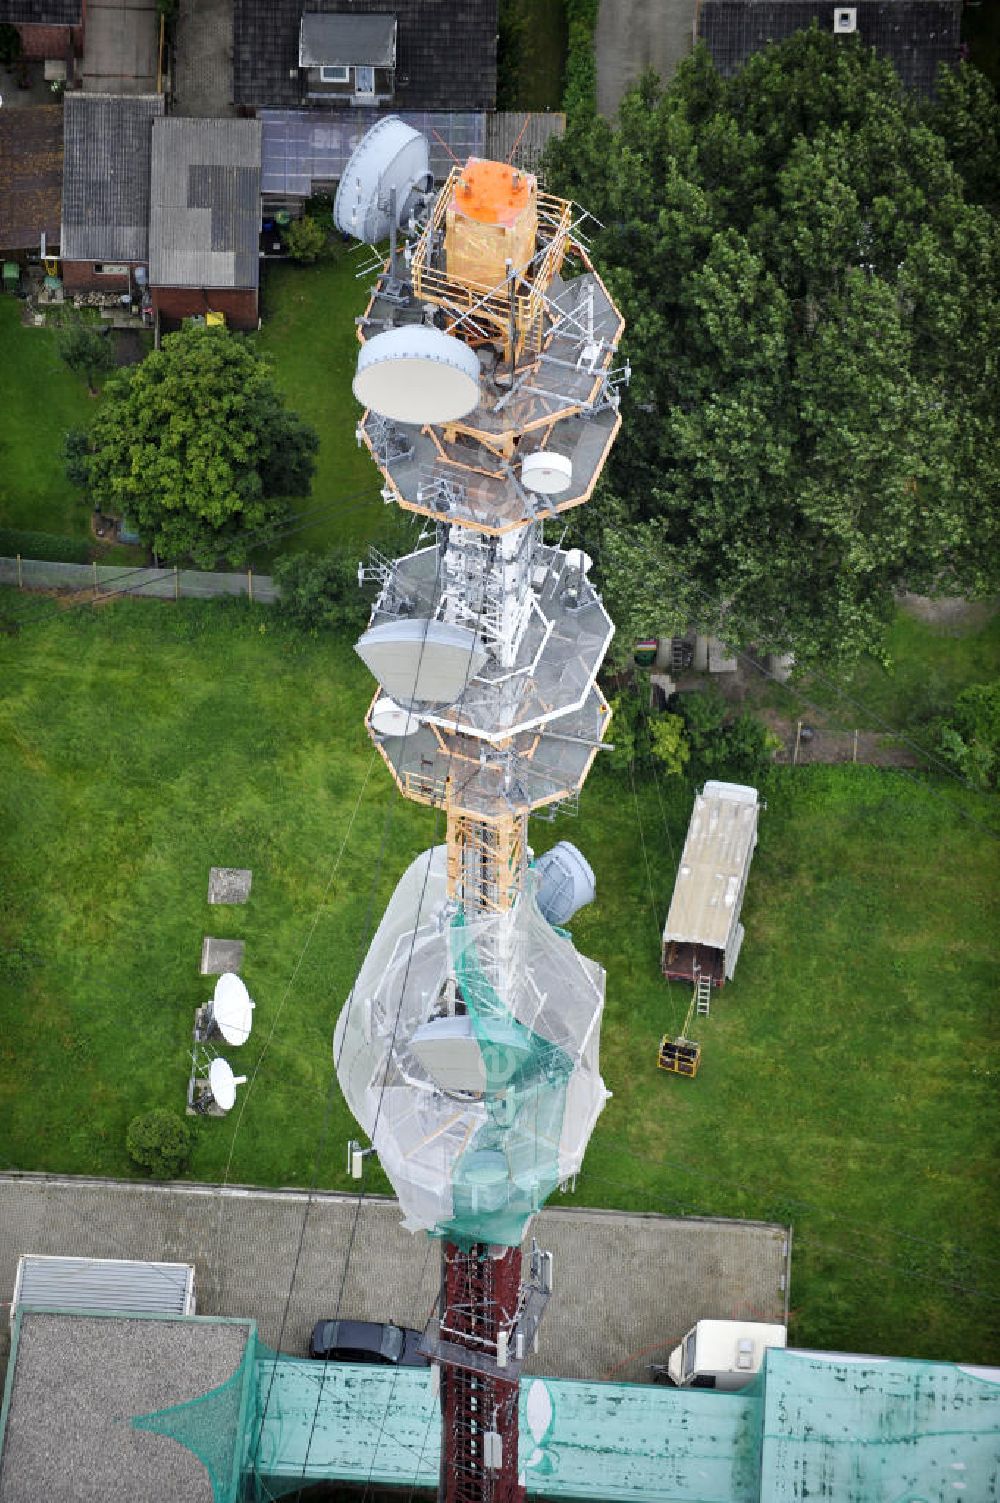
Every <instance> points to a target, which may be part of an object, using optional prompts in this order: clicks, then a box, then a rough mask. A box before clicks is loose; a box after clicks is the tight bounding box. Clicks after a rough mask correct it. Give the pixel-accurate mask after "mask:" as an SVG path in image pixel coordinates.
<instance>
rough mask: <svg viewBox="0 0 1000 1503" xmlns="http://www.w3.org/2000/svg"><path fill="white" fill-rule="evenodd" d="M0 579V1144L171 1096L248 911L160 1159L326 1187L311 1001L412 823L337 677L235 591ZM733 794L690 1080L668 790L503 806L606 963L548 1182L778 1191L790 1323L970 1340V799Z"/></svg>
mask: <svg viewBox="0 0 1000 1503" xmlns="http://www.w3.org/2000/svg"><path fill="white" fill-rule="evenodd" d="M7 603H8V606H9V610H10V611H11V612H14V611H29V612H31V613H32V614H34V615H35V623H34V624H31V623H30V621H29V622H27V623H26V624H25V625H24V628H23V630H22V631H21V633H20V635H19V636H18V637H16V638H11V637H9V636H4V637H0V683H2V684H3V691H2V699H0V791H2V803H0V809H2V819H3V850H2V855H0V891H2V892H3V894H4V896H3V907H2V909H0V948H2V950H3V952H4V955H5V957H6V958H5V960H4V962H3V965H4V971H3V978H2V990H0V1008H2V1020H3V1022H2V1030H0V1165H3V1166H4V1167H17V1168H22V1169H36V1170H53V1171H57V1170H61V1171H68V1172H73V1173H88V1174H102V1175H125V1174H128V1173H129V1172H130V1165H129V1161H128V1159H127V1157H126V1154H125V1150H124V1137H125V1128H126V1125H127V1123H128V1121H129V1119H130V1117H131V1116H132V1115H133V1114H134V1113H135V1112H137V1111H140V1110H144V1109H146V1108H149V1107H151V1106H154V1105H165V1106H172V1107H178V1106H179V1105H180V1103H181V1101H182V1099H183V1093H184V1087H185V1081H186V1076H187V1049H188V1044H189V1039H190V1029H191V1022H192V1017H193V1011H194V1008H195V1006H196V1004H197V1003H199V1002H200V1001H203V1000H204V999H205V998H206V997H207V995H208V992H209V983H208V982H207V981H206V980H205V979H203V978H201V977H199V975H198V957H199V953H200V947H201V941H202V937H203V935H204V934H206V933H211V934H215V935H218V936H220V937H226V936H231V937H241V938H244V939H245V940H246V945H247V952H246V962H245V966H244V971H245V974H246V977H247V980H248V983H249V985H250V989H251V992H252V993H253V995H254V996H255V997H256V999H257V1003H258V1008H257V1013H256V1020H255V1031H254V1035H253V1037H252V1039H251V1041H250V1043H249V1044H248V1045H247V1046H246V1048H245V1049H244V1050H243V1051H242V1053H241V1054H240V1055H236V1056H234V1061H235V1062H238V1063H239V1066H240V1073H247V1074H250V1075H254V1073H255V1071H256V1070H257V1067H258V1066H259V1074H257V1075H256V1079H255V1083H254V1085H253V1087H252V1089H251V1088H244V1092H243V1096H242V1101H243V1102H245V1110H244V1111H243V1112H242V1114H241V1115H238V1114H237V1113H234V1114H233V1115H232V1116H231V1117H230V1118H229V1119H227V1120H226V1121H204V1122H202V1121H199V1122H198V1123H197V1124H196V1147H195V1152H194V1156H193V1159H192V1163H191V1167H190V1175H191V1177H192V1178H195V1179H200V1180H208V1181H212V1180H220V1179H222V1178H223V1177H224V1176H228V1177H229V1179H230V1180H232V1181H236V1182H250V1183H258V1184H265V1185H268V1184H270V1185H273V1184H293V1185H306V1184H310V1183H313V1182H314V1181H315V1182H316V1183H318V1184H319V1185H322V1186H325V1187H341V1188H343V1187H344V1186H345V1181H344V1178H343V1147H344V1142H345V1140H346V1139H347V1138H348V1137H349V1136H351V1134H352V1123H351V1121H350V1119H349V1117H348V1114H347V1111H346V1108H345V1107H344V1105H343V1103H342V1101H341V1099H340V1097H339V1095H338V1093H337V1091H336V1089H335V1088H331V1073H332V1072H331V1060H330V1037H331V1030H332V1027H333V1022H334V1019H335V1017H336V1015H337V1012H338V1010H339V1008H340V1005H341V1003H342V1001H343V999H344V997H345V995H346V993H347V991H348V989H349V987H350V984H351V982H352V980H353V978H354V975H355V973H356V971H357V969H358V966H359V962H360V958H361V955H362V953H363V950H364V948H365V942H366V935H367V934H368V933H369V932H370V930H371V927H372V925H373V923H374V922H376V921H377V919H378V917H379V916H380V914H381V912H382V909H383V906H384V904H385V902H386V899H387V897H388V894H389V892H390V891H391V889H392V887H393V885H394V883H395V881H396V879H397V878H398V876H399V874H400V873H401V872H402V870H403V869H404V867H405V865H406V864H407V862H408V861H409V860H410V858H411V857H412V855H413V854H414V853H415V852H416V851H418V850H419V849H421V848H423V847H424V846H426V845H429V844H431V843H432V842H434V841H435V840H437V839H440V838H441V826H440V821H439V819H438V817H437V816H435V815H433V814H431V813H430V812H429V811H426V810H420V809H417V808H415V807H414V806H412V805H408V804H405V803H404V802H403V801H402V800H400V799H399V797H398V796H397V795H396V793H395V792H394V790H393V788H392V786H391V783H390V779H389V777H388V774H387V773H386V772H385V770H384V768H383V767H382V765H381V763H380V762H374V761H373V754H372V752H371V751H370V749H369V747H368V744H367V741H366V738H365V735H364V732H363V729H362V726H361V716H362V711H363V706H364V704H365V702H366V700H367V698H368V695H369V692H370V681H369V679H368V676H367V674H366V672H365V671H364V669H363V668H362V666H361V665H360V663H359V662H358V660H357V658H356V657H355V655H354V653H353V652H352V651H351V649H350V646H349V644H347V643H346V642H343V641H339V640H338V639H336V638H333V639H328V640H322V639H319V638H317V639H305V640H303V639H299V638H296V637H292V636H290V635H287V634H285V633H284V632H283V631H282V630H281V629H280V628H279V627H278V626H277V624H276V622H275V620H274V618H273V616H271V615H269V614H268V613H267V611H266V610H264V609H260V608H257V609H255V608H253V607H251V606H248V605H246V604H245V603H242V602H218V603H215V604H212V605H203V604H200V603H196V602H181V603H180V604H179V605H177V606H173V605H158V604H153V603H147V602H142V601H124V602H119V603H117V604H115V605H113V606H111V607H106V608H104V609H103V610H102V611H101V612H98V613H94V612H92V611H90V610H76V611H72V612H67V613H65V614H59V613H58V612H57V610H56V607H55V606H54V605H53V604H52V602H50V601H42V600H39V599H37V598H36V599H33V600H31V601H30V602H29V601H26V600H25V599H24V598H23V597H16V596H15V597H13V598H12V599H9V600H8V602H7ZM43 611H44V613H45V615H46V618H47V619H46V620H45V621H44V622H41V618H40V616H39V615H38V614H36V613H40V612H43ZM40 623H41V624H40ZM766 793H767V799H768V806H769V807H768V810H767V813H766V814H765V815H764V817H763V819H762V823H761V841H760V847H759V850H758V854H757V857H756V860H755V864H754V868H753V872H752V875H751V881H750V886H749V892H748V897H747V902H746V906H745V909H744V915H745V921H746V926H747V941H746V945H745V947H744V951H743V955H742V957H741V960H740V968H739V972H738V975H737V978H736V981H735V982H734V983H733V984H732V986H731V987H728V988H727V989H726V990H725V991H724V992H723V993H722V994H721V995H720V996H719V998H718V999H717V1000H716V1001H715V1002H714V1003H713V1009H712V1016H711V1017H710V1018H709V1019H707V1020H700V1021H699V1029H700V1037H701V1041H702V1043H703V1045H704V1049H705V1055H704V1063H703V1066H702V1070H701V1073H700V1075H699V1076H698V1079H697V1080H696V1081H694V1082H691V1081H683V1080H677V1079H674V1078H670V1077H667V1076H664V1075H663V1074H662V1073H658V1072H657V1070H656V1069H655V1065H654V1060H655V1051H656V1042H657V1040H658V1038H659V1036H660V1034H661V1033H663V1032H676V1031H677V1030H678V1028H679V1026H680V1023H681V1021H682V1019H683V1016H684V1013H685V1011H686V1007H687V997H686V995H685V994H684V993H683V992H682V991H681V989H679V988H676V987H674V988H669V989H668V988H667V987H666V986H665V984H664V983H663V982H662V980H661V979H660V977H659V972H658V965H657V958H658V949H659V930H660V926H661V924H662V919H663V913H664V911H665V908H666V905H667V902H668V899H669V893H670V889H671V886H672V882H673V875H674V870H675V858H676V854H677V852H678V851H679V848H680V843H681V841H682V839H683V834H684V830H685V828H686V824H687V817H688V813H689V809H690V793H689V791H688V790H686V789H685V788H684V787H683V786H682V785H681V784H679V783H676V782H669V783H665V784H664V785H663V786H662V787H658V786H657V785H655V784H649V783H648V782H645V783H642V784H641V785H640V786H639V787H638V789H637V791H636V799H635V801H633V799H632V795H631V792H630V790H629V787H628V784H627V783H623V782H622V781H621V780H619V779H618V778H616V777H615V776H614V775H613V774H611V773H610V772H609V771H607V770H602V769H598V770H597V771H595V773H594V774H593V776H592V778H591V780H590V782H589V783H588V786H587V790H586V792H585V794H584V797H583V800H582V804H581V816H580V819H579V820H578V821H572V820H566V819H563V820H562V821H557V822H556V823H555V824H554V825H546V824H544V823H538V822H536V824H535V825H534V826H533V831H532V834H533V841H534V844H535V845H536V847H537V848H538V849H543V848H545V847H546V846H547V845H548V844H549V843H551V842H552V841H554V840H556V839H559V838H563V837H568V838H570V839H572V840H574V841H577V842H578V843H579V844H580V845H581V847H582V848H583V849H584V850H585V852H586V853H587V854H588V855H589V856H590V858H591V859H592V861H593V863H594V866H595V868H596V871H597V877H598V884H599V897H598V901H597V903H596V904H595V905H594V906H593V907H592V908H590V909H588V910H585V911H584V912H582V913H581V914H580V915H579V917H578V919H577V921H575V923H574V936H575V939H576V941H577V943H578V945H579V946H580V948H581V949H582V950H583V951H584V952H585V953H587V954H590V955H593V956H595V957H597V958H599V959H600V960H601V961H602V962H603V963H604V965H605V966H606V967H607V970H608V1002H607V1014H606V1022H605V1028H604V1035H603V1058H604V1069H605V1075H606V1078H607V1080H608V1084H609V1086H610V1088H611V1089H612V1090H613V1092H614V1099H613V1100H612V1101H611V1103H610V1104H609V1106H608V1109H607V1111H606V1113H605V1115H604V1117H603V1118H602V1120H601V1123H600V1124H599V1127H598V1131H597V1133H596V1135H595V1138H594V1141H593V1144H592V1146H591V1149H590V1152H589V1155H588V1158H587V1161H586V1165H585V1168H584V1172H583V1174H582V1176H581V1178H580V1182H579V1186H578V1191H577V1194H578V1198H579V1199H580V1200H581V1201H583V1202H585V1203H591V1204H596V1205H606V1206H620V1207H630V1208H636V1209H648V1210H661V1211H666V1212H676V1211H687V1212H701V1213H712V1214H724V1215H737V1216H744V1215H745V1216H755V1217H764V1218H769V1219H772V1218H773V1219H779V1220H790V1221H792V1222H793V1223H794V1226H795V1251H794V1261H793V1287H792V1305H793V1310H794V1318H793V1336H794V1339H795V1340H796V1341H798V1342H800V1343H803V1344H812V1345H823V1346H828V1347H842V1348H847V1349H854V1350H881V1351H886V1352H896V1353H904V1354H905V1353H913V1354H922V1355H926V1356H939V1357H952V1358H962V1359H964V1360H967V1361H971V1360H979V1361H984V1360H993V1361H995V1360H997V1359H998V1358H1000V1322H998V1319H997V1312H998V1308H1000V1306H998V1301H1000V1276H998V1275H1000V1268H998V1262H997V1258H996V1252H995V1249H996V1219H997V1218H996V1211H997V1195H996V1191H995V1189H994V1188H993V1163H994V1162H995V1150H996V1129H995V1116H993V1115H991V1109H990V1103H991V1100H995V1088H996V1075H997V1069H998V1068H1000V1067H998V1064H997V1054H996V1049H995V1043H996V1038H995V1025H993V1024H992V1021H991V1016H990V1008H991V1005H992V996H993V995H994V992H995V981H996V972H995V967H994V964H993V953H994V939H995V933H996V927H995V920H996V913H995V908H994V906H993V905H994V896H993V894H994V891H995V877H996V869H997V861H996V852H997V845H996V841H995V840H993V839H992V838H991V837H990V836H989V834H987V833H986V831H985V830H984V829H983V828H981V827H980V825H979V824H977V823H975V822H974V821H976V820H981V821H983V822H985V823H988V822H989V820H990V818H991V817H995V816H994V815H993V811H992V810H991V808H990V805H989V803H988V802H987V801H986V800H985V799H975V798H973V796H971V795H967V794H964V793H963V792H962V791H961V790H960V789H958V788H957V786H956V785H953V784H943V785H941V786H938V785H934V787H933V788H932V789H928V788H927V787H924V786H923V785H921V784H920V783H918V782H915V781H914V780H912V779H910V778H907V777H905V776H903V775H900V774H891V773H879V772H875V771H872V770H869V769H864V768H849V767H848V768H842V769H836V770H828V769H822V768H817V769H783V770H775V772H774V773H773V774H772V776H771V780H770V786H769V787H768V788H767V790H766ZM643 847H645V850H646V851H647V853H648V857H649V865H650V871H649V876H648V878H647V872H646V868H645V864H644V861H643ZM211 865H246V866H250V867H251V868H252V869H253V871H254V885H253V892H252V896H251V899H250V902H249V904H248V905H247V906H246V907H245V908H210V907H209V906H208V904H207V901H206V885H207V877H208V868H209V866H211ZM991 920H992V924H991ZM991 1049H992V1053H991V1052H990V1051H991ZM237 1129H238V1131H237ZM369 1185H370V1187H371V1188H373V1189H377V1188H380V1187H382V1188H384V1181H381V1179H380V1177H379V1174H378V1171H377V1169H375V1168H373V1169H372V1173H371V1177H370V1180H369ZM683 1314H684V1312H680V1317H679V1318H680V1320H681V1322H683Z"/></svg>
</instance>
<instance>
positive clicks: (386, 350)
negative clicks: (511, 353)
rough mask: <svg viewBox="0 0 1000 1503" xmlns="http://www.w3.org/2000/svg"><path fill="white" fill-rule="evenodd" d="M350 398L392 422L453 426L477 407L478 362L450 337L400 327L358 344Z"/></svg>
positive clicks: (416, 326) (419, 328)
mask: <svg viewBox="0 0 1000 1503" xmlns="http://www.w3.org/2000/svg"><path fill="white" fill-rule="evenodd" d="M354 395H355V396H356V397H357V399H358V401H359V402H361V403H362V405H363V406H365V407H370V408H371V409H372V411H373V412H377V413H379V414H380V416H382V417H384V418H389V419H390V421H391V422H394V423H410V424H413V425H414V426H416V427H423V425H424V424H425V423H452V422H457V421H458V420H459V418H463V417H465V416H466V414H467V413H470V412H471V411H472V410H473V408H474V407H476V406H478V404H479V360H478V357H477V356H476V354H475V351H473V350H470V349H469V347H468V345H465V344H463V343H462V341H461V340H460V339H456V338H455V336H454V335H453V334H444V333H442V331H441V330H440V329H435V328H432V327H431V326H430V325H428V324H404V325H402V326H401V327H400V328H398V329H387V330H386V332H385V333H384V334H376V335H375V336H374V338H372V339H369V340H368V341H367V342H366V343H365V344H364V345H363V346H362V349H361V353H360V355H359V356H358V369H357V374H356V375H355V377H354Z"/></svg>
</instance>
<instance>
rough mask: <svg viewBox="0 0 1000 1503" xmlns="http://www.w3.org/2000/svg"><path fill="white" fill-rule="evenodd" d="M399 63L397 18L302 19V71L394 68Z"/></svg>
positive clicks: (310, 16)
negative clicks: (358, 65) (331, 67)
mask: <svg viewBox="0 0 1000 1503" xmlns="http://www.w3.org/2000/svg"><path fill="white" fill-rule="evenodd" d="M395 62H396V17H395V16H385V15H377V16H321V15H307V16H303V17H302V25H301V30H300V32H299V67H300V68H321V67H323V66H325V65H331V64H332V65H335V64H338V63H339V64H341V65H344V64H346V65H348V66H349V65H350V64H352V63H362V64H364V63H367V64H369V65H370V66H371V67H374V68H392V67H394V66H395Z"/></svg>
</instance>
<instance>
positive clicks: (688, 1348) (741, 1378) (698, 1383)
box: [667, 1320, 788, 1392]
mask: <svg viewBox="0 0 1000 1503" xmlns="http://www.w3.org/2000/svg"><path fill="white" fill-rule="evenodd" d="M787 1341H788V1333H787V1331H786V1329H785V1327H784V1326H783V1325H777V1324H774V1325H771V1324H768V1323H766V1322H764V1321H756V1320H699V1322H698V1324H697V1325H695V1326H692V1327H691V1329H690V1331H688V1333H687V1335H686V1336H685V1337H684V1340H683V1341H681V1342H679V1343H678V1345H677V1346H675V1347H674V1349H673V1351H672V1352H671V1353H670V1356H669V1358H668V1359H667V1376H668V1377H669V1378H670V1381H671V1383H673V1384H674V1385H675V1386H676V1387H677V1388H717V1389H720V1390H721V1391H722V1392H733V1391H735V1390H736V1389H738V1388H745V1387H746V1385H747V1384H748V1383H749V1382H750V1380H751V1379H752V1378H753V1376H754V1374H755V1373H758V1372H760V1369H761V1366H762V1364H763V1361H764V1353H765V1352H766V1351H767V1349H768V1347H774V1346H778V1347H782V1346H785V1345H786V1344H787Z"/></svg>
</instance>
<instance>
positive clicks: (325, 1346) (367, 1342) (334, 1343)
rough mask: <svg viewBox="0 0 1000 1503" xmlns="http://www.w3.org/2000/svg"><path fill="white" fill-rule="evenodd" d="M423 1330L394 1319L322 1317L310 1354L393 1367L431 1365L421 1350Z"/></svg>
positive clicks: (312, 1341)
mask: <svg viewBox="0 0 1000 1503" xmlns="http://www.w3.org/2000/svg"><path fill="white" fill-rule="evenodd" d="M420 1335H421V1333H420V1332H419V1331H411V1330H408V1329H407V1328H406V1327H405V1326H394V1325H393V1324H392V1322H391V1321H388V1322H386V1323H385V1324H382V1322H380V1321H377V1320H318V1321H317V1322H316V1324H315V1325H314V1326H313V1333H312V1335H311V1336H310V1338H309V1355H310V1357H318V1358H319V1359H320V1361H322V1362H381V1363H385V1364H387V1365H388V1366H390V1367H429V1366H430V1361H429V1359H428V1358H427V1357H425V1356H424V1354H423V1353H422V1352H420V1351H418V1350H417V1343H418V1342H419V1341H420Z"/></svg>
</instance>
